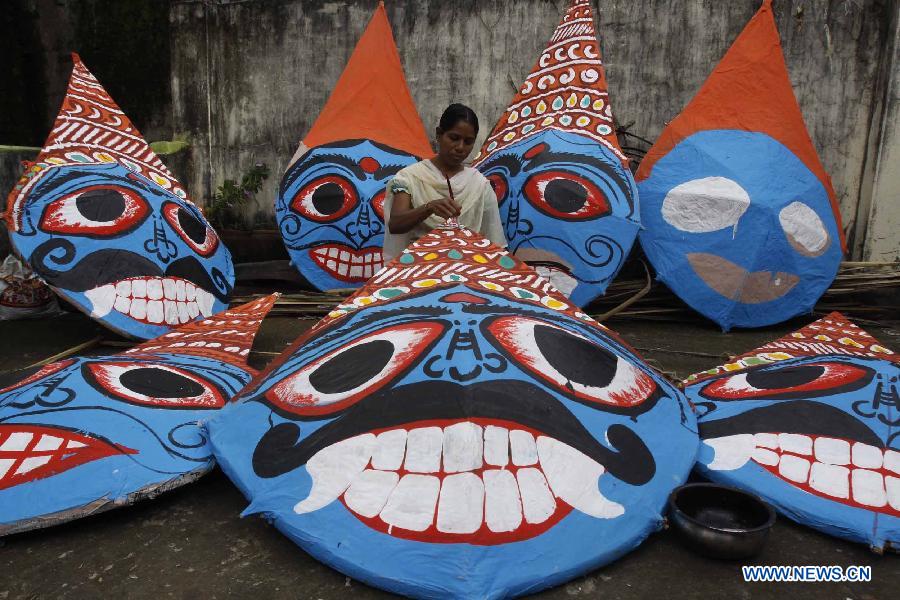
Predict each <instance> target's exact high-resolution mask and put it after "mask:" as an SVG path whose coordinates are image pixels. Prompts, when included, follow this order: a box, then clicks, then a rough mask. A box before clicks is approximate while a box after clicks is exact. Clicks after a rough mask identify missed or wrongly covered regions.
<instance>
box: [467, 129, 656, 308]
mask: <svg viewBox="0 0 900 600" xmlns="http://www.w3.org/2000/svg"><path fill="white" fill-rule="evenodd" d="M478 169H479V170H480V171H481V172H482V173H484V175H485V176H486V177H487V178H488V179H489V180H490V181H491V183H492V184H493V186H494V191H495V192H496V193H497V200H498V201H499V203H500V214H501V217H502V219H503V222H504V223H505V224H506V237H507V240H508V241H509V249H510V251H511V252H513V253H514V254H516V256H518V257H519V258H521V259H523V260H526V261H528V262H531V263H532V264H541V263H551V264H554V265H559V266H561V267H562V268H563V272H560V273H559V274H558V275H557V276H556V278H554V279H551V281H553V283H554V284H555V285H556V287H557V288H558V289H560V291H562V292H564V293H566V294H568V295H569V297H570V299H571V300H572V301H573V302H575V303H576V304H578V305H579V306H584V305H585V304H587V303H588V302H590V301H591V300H593V299H594V298H595V297H597V296H598V295H600V294H602V293H603V292H604V291H605V290H606V286H607V285H609V282H610V281H612V279H613V278H614V277H615V276H616V273H618V272H619V269H620V268H621V267H622V263H623V262H624V261H625V258H626V256H628V252H629V250H630V249H631V245H632V244H633V243H634V238H635V236H636V235H637V231H638V228H639V227H640V221H639V209H638V201H637V188H636V186H635V183H634V178H633V177H632V175H631V172H630V171H629V170H628V169H626V168H625V167H624V166H622V163H621V161H620V160H619V159H618V158H617V157H616V156H615V155H614V154H613V153H612V152H611V151H609V150H608V149H606V148H605V147H604V146H602V145H601V144H598V143H597V142H594V141H592V140H590V139H588V138H585V137H583V136H580V135H577V134H574V133H566V132H560V131H556V130H553V129H550V130H547V131H545V132H543V133H540V134H538V135H535V136H532V137H530V138H528V139H526V140H523V141H522V142H519V143H518V144H514V145H512V146H509V147H507V148H505V149H503V150H500V151H497V152H496V153H494V154H492V155H491V156H490V157H489V158H488V159H487V160H485V161H484V162H483V163H481V164H480V165H479V166H478ZM564 272H567V274H565V275H563V273H564Z"/></svg>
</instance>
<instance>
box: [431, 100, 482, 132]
mask: <svg viewBox="0 0 900 600" xmlns="http://www.w3.org/2000/svg"><path fill="white" fill-rule="evenodd" d="M460 121H465V122H466V123H468V124H469V125H471V126H472V129H474V130H475V135H478V115H476V114H475V111H474V110H472V109H471V108H469V107H468V106H466V105H465V104H458V103H454V104H451V105H450V106H448V107H447V108H446V109H445V110H444V114H442V115H441V120H440V121H439V122H438V127H440V128H441V131H447V130H449V129H453V126H454V125H456V124H457V123H459V122H460Z"/></svg>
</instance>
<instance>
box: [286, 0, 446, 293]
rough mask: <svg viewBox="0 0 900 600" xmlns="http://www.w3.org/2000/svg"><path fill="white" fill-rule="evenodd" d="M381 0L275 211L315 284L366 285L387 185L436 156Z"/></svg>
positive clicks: (378, 251)
mask: <svg viewBox="0 0 900 600" xmlns="http://www.w3.org/2000/svg"><path fill="white" fill-rule="evenodd" d="M432 155H433V152H432V150H431V145H430V143H429V141H428V136H427V135H426V133H425V127H424V125H422V120H421V119H420V118H419V113H418V111H417V110H416V106H415V104H414V103H413V99H412V95H411V94H410V92H409V88H408V87H407V85H406V78H405V77H404V75H403V65H402V64H401V62H400V55H399V53H398V52H397V46H396V44H395V43H394V37H393V35H392V34H391V25H390V23H389V22H388V18H387V13H386V12H385V10H384V4H383V3H379V5H378V7H377V8H376V9H375V14H374V15H373V16H372V19H371V21H369V25H368V26H367V27H366V30H365V32H364V33H363V35H362V37H361V38H360V40H359V42H358V43H357V45H356V48H355V49H354V50H353V54H352V55H351V57H350V60H349V61H348V62H347V66H346V67H345V68H344V71H343V73H342V74H341V77H340V79H339V80H338V82H337V85H335V88H334V90H333V91H332V93H331V96H330V97H329V98H328V102H327V103H326V104H325V106H324V108H322V112H321V113H319V116H318V118H317V119H316V121H315V123H313V125H312V127H311V128H310V130H309V133H307V134H306V137H305V138H304V139H303V142H301V143H300V146H299V148H298V149H297V152H296V153H295V154H294V157H293V158H292V159H291V161H290V164H289V165H288V167H287V169H286V171H285V174H284V177H283V178H282V181H281V188H280V190H279V193H278V198H277V199H276V201H275V218H276V219H277V221H278V226H279V229H280V230H281V236H282V240H283V241H284V245H285V247H286V248H287V251H288V254H289V255H290V257H291V264H293V266H294V267H295V268H296V269H297V270H298V271H300V274H301V275H303V277H304V278H305V279H306V280H307V281H308V282H309V283H310V284H311V285H312V286H314V287H315V288H317V289H320V290H330V289H335V288H341V289H346V288H356V287H359V286H361V285H362V284H364V283H365V282H366V281H367V280H368V279H369V278H370V277H371V276H372V275H373V274H375V273H377V272H378V270H379V269H380V268H381V266H382V247H383V245H384V200H385V186H386V185H387V182H388V181H389V180H390V179H391V177H393V175H394V174H395V173H397V171H399V170H400V169H402V168H403V167H406V166H408V165H411V164H413V163H414V162H416V161H417V160H419V159H420V158H426V157H429V156H432Z"/></svg>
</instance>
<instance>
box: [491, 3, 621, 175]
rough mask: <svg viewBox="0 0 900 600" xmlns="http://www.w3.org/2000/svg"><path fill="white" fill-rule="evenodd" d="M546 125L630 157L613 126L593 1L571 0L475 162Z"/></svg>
mask: <svg viewBox="0 0 900 600" xmlns="http://www.w3.org/2000/svg"><path fill="white" fill-rule="evenodd" d="M547 129H556V130H559V131H569V132H572V133H578V134H580V135H584V136H586V137H588V138H591V139H593V140H595V141H597V142H599V143H601V144H603V145H604V146H606V147H608V148H609V149H610V150H612V151H613V152H614V153H615V154H616V156H618V157H619V159H620V160H622V162H623V163H624V162H626V161H627V158H626V157H625V155H624V154H623V153H622V149H621V148H620V147H619V141H618V139H617V138H616V134H615V130H614V129H615V127H614V123H613V116H612V109H611V108H610V104H609V93H608V92H607V89H606V73H605V71H604V68H603V62H602V60H601V58H600V46H599V44H598V42H597V34H596V32H595V30H594V14H593V11H592V10H591V3H590V0H571V2H570V3H569V8H568V9H567V10H566V13H565V14H564V15H563V18H562V20H561V21H560V22H559V25H558V26H557V27H556V31H554V32H553V37H551V38H550V43H549V44H548V45H547V48H546V49H545V50H544V51H543V52H542V53H541V56H540V58H538V61H537V63H536V64H535V65H534V68H533V69H532V70H531V73H530V74H529V75H528V77H526V78H525V83H523V84H522V87H521V88H520V89H519V92H518V93H517V94H516V96H515V97H514V98H513V99H512V102H510V104H509V107H508V108H507V109H506V112H505V113H503V116H502V117H500V120H499V121H498V122H497V125H496V126H495V127H494V129H493V131H491V134H490V135H489V136H488V137H487V139H486V140H485V142H484V147H483V148H482V149H481V152H479V153H478V156H476V157H475V162H476V163H479V162H482V161H483V160H484V159H486V158H487V157H488V156H489V155H490V154H492V153H493V152H496V151H497V150H500V149H502V148H505V147H507V146H510V145H512V144H515V143H517V142H519V141H521V140H523V139H526V138H529V137H531V136H533V135H536V134H538V133H540V132H542V131H545V130H547Z"/></svg>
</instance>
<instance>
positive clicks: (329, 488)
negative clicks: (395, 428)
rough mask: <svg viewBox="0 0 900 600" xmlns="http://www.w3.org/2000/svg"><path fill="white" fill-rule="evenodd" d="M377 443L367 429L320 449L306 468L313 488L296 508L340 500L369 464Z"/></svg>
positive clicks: (310, 508)
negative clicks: (365, 431) (360, 433)
mask: <svg viewBox="0 0 900 600" xmlns="http://www.w3.org/2000/svg"><path fill="white" fill-rule="evenodd" d="M374 445H375V436H374V435H373V434H371V433H366V434H363V435H358V436H356V437H352V438H349V439H346V440H343V441H341V442H338V443H336V444H332V445H331V446H328V447H327V448H325V449H324V450H321V451H319V452H317V453H316V454H315V456H313V457H312V458H310V459H309V462H307V463H306V470H307V472H308V473H309V476H310V477H312V480H313V481H312V489H311V490H310V492H309V496H307V497H306V498H305V499H304V500H302V501H301V502H298V503H297V505H296V506H294V512H296V513H297V514H303V513H308V512H312V511H314V510H319V509H320V508H322V507H324V506H328V505H329V504H331V503H332V502H333V501H335V500H337V499H338V498H339V497H340V495H341V494H343V493H344V492H345V491H346V490H347V488H348V487H349V486H350V483H351V482H352V481H353V478H354V477H356V475H357V474H359V473H361V472H362V471H363V469H365V468H366V465H367V464H368V462H369V459H370V458H371V457H372V448H373V447H374Z"/></svg>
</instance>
